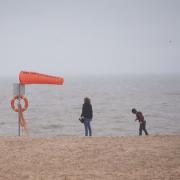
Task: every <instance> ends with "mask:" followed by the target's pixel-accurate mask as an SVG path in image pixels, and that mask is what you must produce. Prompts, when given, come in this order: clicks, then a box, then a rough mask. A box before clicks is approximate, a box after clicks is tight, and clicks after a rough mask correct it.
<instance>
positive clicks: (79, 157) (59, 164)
mask: <svg viewBox="0 0 180 180" xmlns="http://www.w3.org/2000/svg"><path fill="white" fill-rule="evenodd" d="M56 179H58V180H61V179H62V180H71V179H73V180H91V179H92V180H98V179H103V180H111V179H112V180H114V179H116V180H121V179H122V180H131V179H133V180H135V179H136V180H141V179H143V180H151V179H153V180H155V179H157V180H160V179H162V180H179V179H180V135H164V136H149V137H145V136H143V137H138V136H136V137H131V136H130V137H90V138H85V137H54V138H30V137H0V180H56Z"/></svg>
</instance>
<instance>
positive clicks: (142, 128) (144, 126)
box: [139, 121, 148, 136]
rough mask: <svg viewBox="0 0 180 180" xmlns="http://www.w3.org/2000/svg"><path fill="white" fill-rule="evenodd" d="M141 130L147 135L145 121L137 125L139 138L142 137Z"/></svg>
mask: <svg viewBox="0 0 180 180" xmlns="http://www.w3.org/2000/svg"><path fill="white" fill-rule="evenodd" d="M142 130H143V131H144V132H145V134H146V135H148V132H147V130H146V121H144V122H142V123H140V125H139V136H141V135H142Z"/></svg>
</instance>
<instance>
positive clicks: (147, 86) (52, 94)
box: [0, 75, 180, 137]
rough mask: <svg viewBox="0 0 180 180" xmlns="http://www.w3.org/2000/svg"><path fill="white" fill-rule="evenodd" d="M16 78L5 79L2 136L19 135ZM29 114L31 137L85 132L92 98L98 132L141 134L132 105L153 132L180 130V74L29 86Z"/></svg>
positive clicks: (95, 78) (1, 95)
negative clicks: (85, 107) (86, 104)
mask: <svg viewBox="0 0 180 180" xmlns="http://www.w3.org/2000/svg"><path fill="white" fill-rule="evenodd" d="M14 82H16V80H15V79H10V78H1V79H0V87H1V91H0V135H3V136H15V135H18V117H17V113H15V112H13V110H12V109H11V107H10V101H11V99H12V97H13V92H12V87H13V85H12V84H13V83H14ZM25 96H26V97H27V98H28V100H29V107H28V110H27V111H26V112H25V113H24V116H25V119H26V120H27V123H28V127H29V132H30V135H31V136H37V137H39V136H61V135H78V136H79V135H82V136H83V135H84V127H83V124H81V123H80V122H79V120H78V118H79V116H80V114H81V109H82V104H83V98H84V97H85V96H88V97H90V98H91V101H92V106H93V111H94V118H93V121H92V130H93V135H94V136H121V135H138V128H139V124H138V122H134V119H135V116H134V115H133V114H132V113H131V109H132V108H133V107H135V108H137V110H140V111H142V112H143V113H144V115H145V119H146V121H147V130H148V131H149V133H150V134H177V133H178V134H179V133H180V121H179V119H180V114H179V109H180V103H179V102H180V77H179V76H175V75H161V76H160V75H134V76H133V75H119V76H86V77H80V76H79V77H78V76H68V77H65V84H64V85H63V86H54V85H27V86H26V95H25Z"/></svg>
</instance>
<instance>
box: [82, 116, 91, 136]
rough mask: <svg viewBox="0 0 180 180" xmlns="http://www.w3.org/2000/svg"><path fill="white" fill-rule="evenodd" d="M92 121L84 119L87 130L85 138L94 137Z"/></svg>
mask: <svg viewBox="0 0 180 180" xmlns="http://www.w3.org/2000/svg"><path fill="white" fill-rule="evenodd" d="M90 121H91V119H87V118H85V119H84V128H85V136H88V134H89V136H92V130H91V124H90Z"/></svg>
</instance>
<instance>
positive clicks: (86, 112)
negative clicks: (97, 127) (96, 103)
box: [81, 97, 93, 136]
mask: <svg viewBox="0 0 180 180" xmlns="http://www.w3.org/2000/svg"><path fill="white" fill-rule="evenodd" d="M81 118H83V119H84V127H85V136H88V135H89V136H92V130H91V121H92V118H93V110H92V105H91V100H90V99H89V98H88V97H85V98H84V104H83V107H82V114H81Z"/></svg>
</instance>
